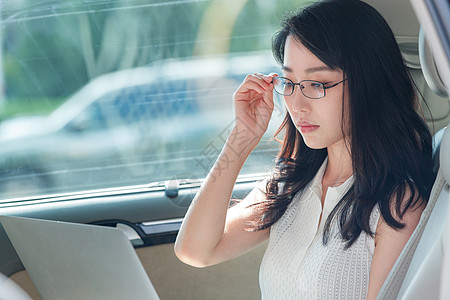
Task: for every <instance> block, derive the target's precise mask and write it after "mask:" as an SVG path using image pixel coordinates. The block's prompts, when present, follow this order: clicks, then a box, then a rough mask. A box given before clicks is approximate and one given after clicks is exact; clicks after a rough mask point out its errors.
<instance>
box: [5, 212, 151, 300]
mask: <svg viewBox="0 0 450 300" xmlns="http://www.w3.org/2000/svg"><path fill="white" fill-rule="evenodd" d="M0 222H1V223H2V225H3V228H4V229H5V231H6V233H7V234H8V237H9V239H10V240H11V242H12V244H13V246H14V248H15V249H16V252H17V254H18V255H19V258H20V260H21V261H22V263H23V265H24V266H25V269H26V270H27V271H28V273H29V275H30V277H31V280H32V281H33V282H34V284H35V285H36V288H37V290H38V292H39V294H40V295H41V297H42V299H43V300H63V299H64V300H72V299H74V300H75V299H76V300H80V299H86V300H91V299H96V300H115V299H117V300H124V299H134V300H137V299H145V300H156V299H157V300H159V297H158V295H157V293H156V291H155V289H154V287H153V285H152V283H151V282H150V279H149V278H148V276H147V274H146V272H145V270H144V267H143V266H142V264H141V262H140V260H139V258H138V256H137V254H136V252H135V250H134V248H133V247H132V245H131V243H130V241H129V240H128V239H127V237H126V236H125V234H124V233H123V232H122V231H121V230H120V229H117V228H113V227H104V226H94V225H85V224H75V223H67V222H57V221H48V220H39V219H30V218H21V217H10V216H0Z"/></svg>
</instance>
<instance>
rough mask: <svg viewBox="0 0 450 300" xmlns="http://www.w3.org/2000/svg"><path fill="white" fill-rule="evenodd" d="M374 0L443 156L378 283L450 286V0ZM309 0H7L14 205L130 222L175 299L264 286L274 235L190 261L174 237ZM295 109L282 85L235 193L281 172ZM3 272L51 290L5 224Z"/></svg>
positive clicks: (7, 132)
mask: <svg viewBox="0 0 450 300" xmlns="http://www.w3.org/2000/svg"><path fill="white" fill-rule="evenodd" d="M365 2H367V3H369V4H370V5H372V6H373V7H375V8H376V9H377V10H378V11H379V12H380V13H381V14H382V15H383V16H384V17H385V19H386V21H387V22H388V23H389V25H390V27H391V28H392V30H393V32H394V34H395V37H396V39H397V42H398V45H399V47H400V50H401V52H402V55H403V57H404V60H405V63H406V65H407V67H408V69H409V71H410V73H411V75H412V78H413V79H414V82H415V85H416V88H417V90H418V92H419V93H420V95H421V96H420V97H419V100H420V108H419V109H420V111H421V113H422V115H423V117H424V119H425V120H426V121H427V123H428V125H429V128H430V131H431V132H432V134H433V163H434V168H435V172H436V180H435V183H434V186H433V189H432V193H431V196H430V199H429V202H428V204H427V206H426V208H425V210H424V212H423V214H422V217H421V219H420V222H419V224H418V226H417V228H416V229H415V231H414V233H413V235H412V236H411V238H410V239H409V241H408V243H407V245H406V246H405V248H404V249H403V251H402V253H401V254H400V257H399V258H398V259H397V262H396V264H395V265H394V267H393V269H392V270H391V272H390V274H389V276H388V278H387V279H386V281H385V283H384V285H383V287H382V289H381V290H380V293H379V295H378V297H377V299H405V300H407V299H412V300H416V299H450V298H449V297H450V288H449V287H448V282H450V271H449V270H450V258H449V256H450V255H448V254H449V253H450V218H449V216H450V205H449V201H450V129H448V125H449V124H450V94H449V91H450V63H449V58H450V24H449V22H450V21H449V20H450V4H449V2H448V1H446V0H444V1H440V0H411V1H410V0H396V1H391V0H365ZM305 3H307V1H294V0H292V1H291V0H283V1H269V0H267V1H264V0H263V1H260V0H259V1H257V0H236V1H221V0H199V1H189V0H187V1H178V2H176V1H175V2H174V1H168V0H160V1H152V2H151V3H149V1H143V0H124V1H119V0H117V1H111V2H108V1H106V2H105V1H95V0H94V1H75V0H71V1H67V2H64V3H60V2H59V1H52V0H45V1H34V0H26V1H17V2H7V1H5V2H0V17H1V20H0V23H1V24H2V31H1V33H0V37H1V40H2V43H3V50H1V51H2V52H1V51H0V56H1V57H0V58H1V59H0V61H3V63H2V64H1V65H0V69H3V70H2V73H3V75H1V77H0V84H3V85H4V87H5V88H4V92H3V95H2V97H1V98H2V99H3V100H2V101H3V102H2V103H1V105H0V148H1V149H0V216H17V217H26V218H34V219H43V220H54V221H64V222H71V223H79V224H91V225H99V226H105V227H113V228H116V229H118V230H121V231H122V232H123V233H124V234H125V236H126V237H127V238H128V240H129V242H130V244H131V245H132V246H133V247H134V250H135V253H136V254H137V257H138V258H139V260H140V263H141V264H142V266H143V268H144V270H145V272H146V274H147V276H148V278H149V279H150V280H151V283H152V285H153V286H154V288H155V290H156V292H157V294H158V296H159V298H160V299H260V298H261V294H260V290H259V282H258V276H259V275H258V274H259V267H260V263H261V260H262V257H263V255H264V252H265V249H266V247H267V244H268V242H265V243H263V244H262V245H260V246H258V247H257V248H255V249H253V250H251V251H250V252H248V253H246V254H244V255H242V256H240V257H237V258H235V259H232V260H230V261H227V262H224V263H220V264H218V265H214V266H209V267H205V268H195V267H192V266H189V265H186V264H184V263H183V262H181V261H180V260H179V259H178V258H177V257H176V256H175V253H174V242H175V239H176V236H177V232H178V230H179V228H180V225H181V223H182V220H183V217H184V215H185V213H186V211H187V209H188V207H189V204H190V203H191V201H192V199H193V197H194V196H195V193H196V191H197V190H198V189H199V188H200V185H201V183H202V181H203V179H204V177H205V176H206V174H207V170H208V168H209V167H210V166H211V163H212V161H213V160H215V158H216V157H217V155H218V153H219V152H220V148H221V146H222V145H223V142H224V136H225V135H226V134H227V133H228V132H229V128H230V122H231V121H232V119H231V118H232V103H231V96H232V93H233V91H234V90H235V89H236V88H237V87H238V86H239V83H240V82H241V81H242V79H243V78H244V77H245V74H246V73H251V72H254V71H258V70H260V71H261V72H272V71H273V72H277V70H278V69H277V68H278V67H277V65H276V64H275V62H274V61H273V60H272V58H270V41H271V36H272V34H273V33H274V32H275V31H276V30H277V29H278V28H279V27H278V26H279V23H280V21H281V18H282V16H283V14H285V12H286V11H288V10H294V9H297V8H299V7H301V6H302V5H304V4H305ZM191 15H195V16H196V17H198V18H192V17H191ZM125 18H126V19H125ZM192 19H195V21H193V20H192ZM125 21H126V22H127V23H126V24H124V22H125ZM48 22H51V23H50V24H51V26H56V27H49V25H48V24H49V23H48ZM169 23H170V24H174V28H172V29H170V28H169V29H168V28H166V27H164V26H165V24H169ZM121 24H122V25H123V26H122V25H121ZM260 24H264V25H260ZM49 28H57V29H55V32H53V29H52V30H50V29H49ZM58 30H60V31H58ZM21 36H24V37H23V39H21V38H20V37H21ZM79 36H80V37H79ZM262 40H265V42H262ZM78 42H79V43H78ZM141 42H142V43H143V44H141ZM77 43H78V44H77ZM45 45H47V46H48V49H45V47H44V46H45ZM105 45H106V46H105ZM124 45H125V46H124ZM179 45H181V46H179ZM178 46H179V48H177V47H178ZM67 57H69V58H67ZM71 60H73V61H74V62H72V61H71ZM80 65H83V67H81V66H80ZM59 67H60V68H61V70H62V69H64V70H66V71H65V73H64V76H65V77H63V76H62V75H59V74H60V73H58V72H59V71H58V70H59V69H58V68H59ZM63 67H64V68H63ZM39 70H42V73H39ZM67 70H69V71H67ZM47 73H48V74H49V75H46V74H47ZM202 74H203V75H202ZM24 76H26V78H24ZM63 82H67V84H63ZM25 86H26V87H25ZM149 86H150V87H151V88H150V89H149V88H148V87H149ZM130 95H131V96H130ZM56 98H58V99H57V100H54V99H56ZM52 99H53V100H52ZM210 99H214V100H210ZM124 100H125V102H124ZM150 101H153V102H152V103H151V105H150V106H148V105H149V104H148V103H150ZM166 102H167V103H169V104H167V103H166ZM16 103H19V104H16ZM80 103H81V104H80ZM123 103H126V105H123ZM130 103H131V105H130ZM161 103H163V105H161ZM91 107H92V108H93V109H92V110H90V111H89V110H87V109H86V108H91ZM94 107H95V109H94ZM99 107H104V108H99ZM149 108H150V109H149ZM150 110H151V111H150ZM2 111H3V112H2ZM107 112H110V115H114V117H115V119H114V120H112V121H108V120H107V116H106V113H107ZM284 112H285V110H284V107H283V104H282V102H281V100H279V102H278V104H276V110H275V112H274V116H273V117H272V121H271V125H270V126H269V130H268V132H267V134H266V136H265V137H264V139H263V141H261V143H260V145H258V148H257V149H256V150H255V151H254V153H253V154H252V156H251V157H250V158H249V161H248V162H247V163H246V165H245V166H244V169H243V171H242V172H241V175H240V176H239V178H238V180H237V182H236V184H235V187H234V191H233V195H232V199H231V201H230V205H233V203H234V201H233V199H243V198H244V197H245V195H247V194H248V193H249V192H250V191H251V190H252V189H253V188H254V187H255V186H256V185H257V183H258V182H260V181H261V180H263V179H264V178H265V177H266V176H267V174H268V173H269V172H270V168H271V167H272V166H273V160H274V158H275V156H276V153H277V150H278V147H279V144H278V142H277V141H276V139H274V138H273V133H274V132H275V131H276V129H277V127H278V126H279V125H280V123H281V121H282V119H283V116H284ZM52 113H53V115H52ZM55 115H56V117H55ZM100 116H101V117H100ZM152 118H155V119H152ZM147 119H150V120H151V122H147ZM118 120H119V121H118ZM153 120H156V121H153ZM100 121H101V122H100ZM98 124H101V126H100V127H99V125H98ZM69 125H70V126H69ZM152 126H154V127H152ZM68 127H70V128H69V129H67V128H68ZM105 128H106V129H107V130H106V129H105ZM158 133H164V135H161V136H157V134H158ZM46 166H52V168H51V169H48V170H47V169H45V168H46ZM102 179H103V181H102ZM76 247H77V245H74V248H75V250H76ZM0 275H1V276H2V277H0V299H33V300H39V299H42V300H45V299H44V298H41V295H40V293H39V291H38V289H37V288H36V286H35V284H34V283H33V281H32V279H31V278H30V276H29V274H28V272H27V271H26V270H25V267H24V265H23V263H22V261H21V260H20V258H19V256H18V254H17V252H16V250H15V249H14V247H13V245H12V243H11V241H10V239H9V238H8V235H7V234H6V232H5V230H4V228H3V226H0ZM3 276H4V277H3ZM445 283H447V284H445ZM93 284H94V285H95V282H94V283H93ZM13 289H14V290H15V292H10V293H8V292H7V290H13Z"/></svg>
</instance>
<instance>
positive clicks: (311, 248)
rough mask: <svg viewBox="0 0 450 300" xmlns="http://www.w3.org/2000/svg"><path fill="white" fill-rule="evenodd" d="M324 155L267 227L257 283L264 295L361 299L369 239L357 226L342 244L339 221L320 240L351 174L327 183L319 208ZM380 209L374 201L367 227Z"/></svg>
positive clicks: (265, 297)
mask: <svg viewBox="0 0 450 300" xmlns="http://www.w3.org/2000/svg"><path fill="white" fill-rule="evenodd" d="M327 162H328V160H327V159H325V161H324V163H323V164H322V166H321V167H320V169H319V171H318V172H317V174H316V176H315V177H314V179H313V180H312V181H311V182H310V183H309V184H308V185H307V186H306V187H305V189H304V190H303V192H298V193H297V194H296V195H295V196H294V198H293V200H292V202H291V203H290V204H289V206H288V208H287V210H286V212H285V213H284V214H283V216H282V217H281V218H280V219H279V220H278V221H277V222H276V223H275V224H273V225H272V227H271V229H270V238H269V245H268V247H267V250H266V252H265V254H264V257H263V260H262V262H261V267H260V272H259V284H260V289H261V296H262V299H263V300H272V299H302V300H306V299H314V300H316V299H319V300H330V299H336V300H337V299H340V300H351V299H358V300H360V299H366V295H367V288H368V285H369V273H370V267H371V263H372V256H373V252H374V249H375V243H374V239H373V238H372V237H371V236H370V235H368V234H367V233H365V232H362V233H361V235H360V236H359V238H358V239H357V240H356V241H355V242H354V244H353V245H352V246H351V247H350V248H349V249H347V250H344V246H345V243H344V242H343V241H342V239H341V236H340V233H339V228H338V225H337V224H336V223H337V222H335V224H334V225H333V226H332V229H331V233H330V237H329V239H328V244H327V245H326V246H323V243H322V236H323V228H324V224H325V221H326V220H327V218H328V215H329V214H330V212H331V211H332V210H333V208H334V207H335V205H336V204H337V203H338V202H339V200H340V199H341V198H342V197H343V196H344V195H345V193H346V192H347V191H348V189H349V188H350V187H351V185H352V183H353V176H352V177H350V178H349V179H348V180H347V181H346V182H344V183H343V184H342V185H340V186H338V187H330V188H328V190H327V194H326V197H325V202H324V208H323V215H322V218H321V221H320V224H319V217H320V213H321V212H322V204H321V195H322V177H323V174H324V173H325V169H326V165H327ZM379 216H380V212H379V209H378V206H375V208H374V210H373V211H372V213H371V216H370V228H371V230H372V231H373V232H375V230H376V226H377V223H378V218H379Z"/></svg>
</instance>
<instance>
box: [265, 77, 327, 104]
mask: <svg viewBox="0 0 450 300" xmlns="http://www.w3.org/2000/svg"><path fill="white" fill-rule="evenodd" d="M273 85H274V88H275V91H276V92H277V93H278V94H281V95H284V96H289V95H292V94H293V93H294V88H295V85H296V84H294V82H293V81H292V80H290V79H287V78H284V77H274V78H273ZM299 86H300V90H301V91H302V93H303V95H305V96H306V97H308V98H313V99H317V98H322V97H324V96H325V90H324V88H323V84H322V83H321V82H318V81H313V80H303V81H301V82H300V84H299Z"/></svg>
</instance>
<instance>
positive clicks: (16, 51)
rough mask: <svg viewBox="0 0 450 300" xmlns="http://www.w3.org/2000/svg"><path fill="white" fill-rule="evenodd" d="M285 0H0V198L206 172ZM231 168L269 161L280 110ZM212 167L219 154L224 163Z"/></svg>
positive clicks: (267, 61) (269, 65) (264, 66)
mask: <svg viewBox="0 0 450 300" xmlns="http://www.w3.org/2000/svg"><path fill="white" fill-rule="evenodd" d="M300 5H301V3H299V1H298V0H281V1H272V0H234V1H227V0H184V1H162V0H160V1H148V0H146V1H141V0H126V1H95V0H77V1H75V0H65V1H61V0H54V1H45V0H16V1H2V2H0V12H1V14H0V17H1V20H0V22H1V31H0V36H1V41H2V47H0V57H1V59H0V61H1V64H0V87H1V89H0V201H10V199H12V198H17V197H29V196H40V195H45V194H54V193H71V192H77V191H84V190H91V189H99V188H114V187H124V186H129V185H140V184H149V183H155V182H160V181H164V180H168V179H174V178H178V179H182V178H190V179H199V178H203V177H205V176H206V174H207V172H208V171H209V169H210V168H211V166H212V164H213V163H214V161H215V159H216V158H217V155H218V154H219V151H220V150H221V148H222V146H223V144H224V141H225V139H226V137H227V136H228V133H229V130H230V129H231V126H232V125H233V108H232V94H233V92H234V91H235V90H236V89H237V87H238V86H239V84H240V83H241V82H242V80H243V79H244V77H245V76H246V74H248V73H252V72H262V73H270V72H279V67H278V66H277V64H276V63H275V61H274V60H273V58H272V56H271V53H270V47H271V38H272V35H273V33H274V32H275V31H276V30H277V29H278V28H279V23H280V20H281V18H282V16H283V14H284V11H285V10H288V9H289V10H290V9H292V8H295V7H299V6H300ZM275 100H276V108H275V112H274V114H273V120H272V122H271V124H270V126H269V130H268V132H267V134H266V135H265V136H264V138H263V140H262V141H261V142H260V144H259V145H258V147H257V149H255V151H254V153H253V154H252V155H251V157H250V158H249V159H248V161H247V162H246V164H245V166H244V168H243V170H242V174H251V173H260V172H266V171H268V170H270V168H271V167H272V165H273V159H274V158H275V156H276V154H277V151H278V149H279V144H278V142H276V141H275V140H273V138H272V136H273V133H274V132H275V130H276V129H277V127H278V126H279V125H280V124H281V121H282V119H283V117H284V114H285V111H284V106H283V104H282V101H281V99H280V98H276V99H275ZM224 167H226V165H225V166H224Z"/></svg>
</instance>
